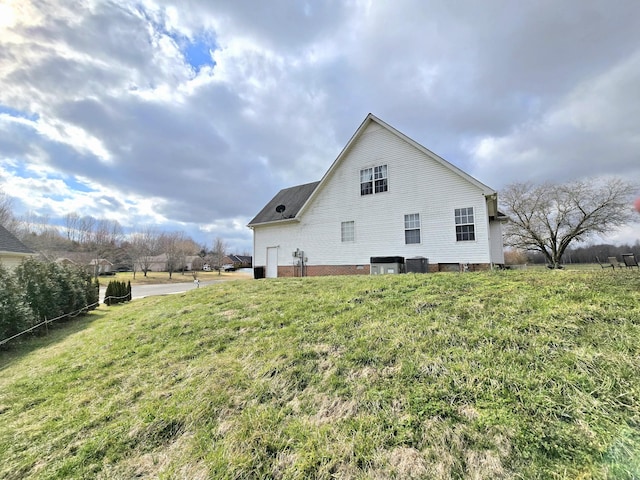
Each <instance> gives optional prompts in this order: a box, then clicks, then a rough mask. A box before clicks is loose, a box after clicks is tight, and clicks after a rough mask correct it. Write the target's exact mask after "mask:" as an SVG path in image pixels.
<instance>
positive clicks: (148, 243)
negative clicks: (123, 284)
mask: <svg viewBox="0 0 640 480" xmlns="http://www.w3.org/2000/svg"><path fill="white" fill-rule="evenodd" d="M159 237H160V236H159V234H158V233H157V232H156V231H155V230H154V229H152V228H150V227H145V228H143V229H142V231H140V232H138V233H134V234H133V235H132V237H131V257H132V259H133V278H135V276H136V268H139V269H140V270H141V271H142V272H143V273H144V276H145V277H146V276H147V272H148V271H149V270H150V269H151V262H152V260H153V257H154V256H155V255H158V253H159V250H158V243H159V242H158V241H159Z"/></svg>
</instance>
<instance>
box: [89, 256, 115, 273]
mask: <svg viewBox="0 0 640 480" xmlns="http://www.w3.org/2000/svg"><path fill="white" fill-rule="evenodd" d="M112 268H113V263H111V262H110V261H109V260H107V259H106V258H93V259H91V260H89V262H88V263H87V271H88V272H89V273H90V274H91V275H108V274H110V273H111V270H112Z"/></svg>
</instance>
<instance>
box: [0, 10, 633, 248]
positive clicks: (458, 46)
mask: <svg viewBox="0 0 640 480" xmlns="http://www.w3.org/2000/svg"><path fill="white" fill-rule="evenodd" d="M25 5H28V6H29V8H30V10H28V13H29V15H28V16H25V17H24V18H18V21H17V22H16V23H15V24H13V25H10V26H8V27H2V26H0V29H2V28H4V29H5V30H4V32H3V31H1V30H0V35H1V36H2V38H3V40H2V42H3V45H2V48H0V114H2V112H3V110H2V108H3V107H4V108H5V109H7V111H8V113H5V114H4V118H5V120H4V121H2V119H1V118H0V122H2V124H3V125H5V126H6V128H5V129H3V130H2V132H0V162H1V163H0V168H2V165H3V164H4V165H5V166H6V167H7V168H5V169H4V172H5V174H4V176H3V177H0V188H3V189H4V190H7V188H6V185H8V183H7V182H12V181H13V182H15V183H16V184H22V183H21V182H20V178H19V177H20V175H23V176H24V175H25V173H24V172H22V171H18V170H16V169H15V168H9V166H10V165H12V164H16V162H25V163H26V164H28V165H37V166H38V168H39V169H40V170H42V171H52V172H57V174H58V175H60V176H61V177H63V178H71V179H83V181H85V182H89V183H90V184H91V185H93V187H92V188H94V189H95V191H94V192H93V193H91V192H89V193H86V192H85V193H83V196H82V197H80V196H78V198H77V208H78V209H82V210H83V211H82V212H81V213H83V214H90V213H91V212H93V214H94V215H95V216H100V215H101V214H104V213H105V212H107V211H108V208H112V209H115V210H118V211H122V212H123V215H126V218H123V219H122V220H121V223H123V224H127V223H128V224H130V225H132V226H133V225H140V224H145V223H160V224H161V226H162V227H163V228H170V229H184V230H186V231H187V232H188V233H189V234H191V235H193V236H194V238H195V239H196V240H197V241H200V242H208V243H210V242H211V239H212V238H213V237H215V236H221V237H225V238H229V239H233V242H234V244H235V245H236V246H237V248H238V249H239V250H247V249H249V248H250V245H251V240H250V232H249V231H248V230H246V229H243V228H242V227H241V226H242V225H243V224H244V223H246V221H248V220H249V219H250V218H251V217H252V216H253V215H254V214H255V213H256V212H257V211H258V210H260V208H261V207H262V206H263V205H264V203H266V202H267V201H268V200H269V199H270V198H271V197H272V196H273V194H275V192H276V191H277V190H279V189H280V188H284V187H288V186H291V185H295V184H297V183H305V182H309V181H313V180H318V179H319V178H320V177H321V176H322V175H323V173H324V172H325V171H326V169H327V168H328V167H329V166H330V164H331V163H332V162H333V160H334V159H335V157H336V155H337V154H338V153H339V152H340V150H341V148H342V147H343V146H344V144H345V143H346V142H347V141H348V139H349V138H350V136H351V135H352V134H353V132H354V131H355V129H356V128H357V127H358V126H359V124H360V122H361V121H362V119H363V118H364V117H365V115H366V114H367V113H369V112H373V113H374V114H376V115H378V116H380V117H381V118H382V119H384V120H385V121H387V122H388V123H390V124H391V125H393V126H395V127H396V128H398V129H399V130H400V131H402V132H404V133H406V134H407V135H409V136H410V137H412V138H414V139H415V140H416V141H418V142H420V143H422V144H423V145H425V146H426V147H427V148H429V149H431V150H433V151H434V152H436V153H438V154H440V155H442V156H443V157H444V158H446V159H447V160H449V161H451V162H453V163H454V164H456V165H458V166H460V167H461V168H463V169H465V170H467V171H469V172H470V173H472V174H473V175H475V176H477V177H478V178H479V179H480V180H481V181H483V182H485V183H487V184H488V185H491V186H492V187H494V188H501V187H502V186H504V185H505V184H506V183H509V182H511V181H515V180H527V179H533V180H539V181H542V180H547V179H556V180H564V179H567V180H568V179H572V178H576V177H578V176H586V175H606V174H620V173H624V174H625V175H627V176H628V177H629V178H632V179H635V180H638V181H640V171H639V170H638V168H639V167H638V165H639V164H640V162H638V157H637V152H638V136H637V127H636V125H635V124H636V121H637V118H638V116H639V115H638V114H639V113H640V100H639V99H640V95H638V93H640V92H638V85H640V61H639V60H638V58H640V47H639V45H640V31H639V29H637V27H636V24H635V23H636V19H637V18H638V17H640V4H638V3H637V2H635V1H620V2H617V3H616V5H615V8H613V7H612V6H611V5H608V4H604V3H602V2H599V1H582V0H575V1H569V2H563V3H562V4H558V3H557V2H550V1H543V2H534V3H514V2H502V1H498V0H495V1H488V2H475V1H473V2H472V1H465V2H431V3H429V4H425V3H423V2H418V1H415V0H403V1H400V2H394V3H393V4H385V3H379V2H376V3H367V2H358V1H351V2H335V1H326V2H288V1H277V2H257V3H256V2H250V1H248V0H247V1H238V2H208V1H204V0H202V1H197V0H192V1H190V2H187V3H174V2H172V1H170V0H162V1H158V2H153V1H152V0H149V1H145V2H141V3H140V2H127V1H122V2H117V3H116V2H108V1H107V2H105V1H97V0H95V1H89V2H74V3H70V2H56V1H51V2H42V1H35V0H32V1H31V2H25ZM203 38H204V39H208V41H209V44H207V45H206V46H205V48H213V51H212V54H213V57H212V59H211V64H213V63H214V62H215V65H214V66H212V67H211V66H209V67H206V66H205V67H200V66H198V68H195V66H191V65H189V63H188V60H187V58H186V56H185V52H184V51H183V49H184V48H185V44H186V43H185V40H184V39H189V41H190V42H198V41H200V40H201V39H203ZM16 111H17V112H23V113H24V114H25V115H26V116H28V117H29V118H28V119H27V120H24V119H22V120H20V121H18V120H17V119H15V118H13V115H14V113H12V112H16ZM0 171H2V170H0ZM4 177H6V178H4ZM12 178H13V180H12ZM3 182H4V183H3ZM68 183H69V184H73V183H74V182H68ZM3 184H4V185H5V187H3ZM25 188H26V187H25ZM101 189H104V190H101ZM14 191H16V192H18V189H17V187H16V188H15V189H14ZM20 191H24V190H20ZM69 194H70V195H71V196H73V192H70V193H69ZM16 195H21V194H18V193H16ZM34 196H35V197H38V196H42V197H46V192H44V191H41V192H40V193H34ZM103 199H107V201H106V202H104V201H102V200H103ZM144 199H153V200H152V201H149V202H145V201H144ZM19 200H20V202H19V204H20V205H22V204H24V205H25V208H27V207H29V206H31V207H34V206H35V205H37V204H35V203H33V202H35V200H36V199H29V198H28V197H24V198H22V197H21V198H19ZM30 202H32V203H30ZM92 203H93V204H94V207H91V205H92ZM71 206H73V202H66V203H56V202H55V201H51V202H49V207H50V208H51V211H50V212H49V213H50V214H51V215H55V214H56V212H58V213H60V211H62V210H63V209H64V208H71ZM91 208H93V209H94V210H91ZM239 225H240V227H239Z"/></svg>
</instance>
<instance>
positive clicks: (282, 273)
mask: <svg viewBox="0 0 640 480" xmlns="http://www.w3.org/2000/svg"><path fill="white" fill-rule="evenodd" d="M463 265H464V264H457V263H456V264H454V263H442V264H440V263H430V264H429V273H437V272H462V271H465V270H464V269H463ZM487 270H491V265H490V264H488V263H469V264H468V270H466V271H468V272H482V271H487ZM304 273H305V276H306V277H320V276H325V275H369V274H370V273H371V270H370V265H307V266H306V267H305V272H304ZM299 276H300V267H294V266H293V265H291V266H279V267H278V277H299Z"/></svg>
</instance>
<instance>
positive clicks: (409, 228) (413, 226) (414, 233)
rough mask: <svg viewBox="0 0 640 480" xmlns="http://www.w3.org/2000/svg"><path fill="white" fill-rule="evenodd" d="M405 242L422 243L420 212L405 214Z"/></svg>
mask: <svg viewBox="0 0 640 480" xmlns="http://www.w3.org/2000/svg"><path fill="white" fill-rule="evenodd" d="M404 243H406V244H407V245H408V244H411V243H420V214H419V213H410V214H409V215H405V216H404Z"/></svg>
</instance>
